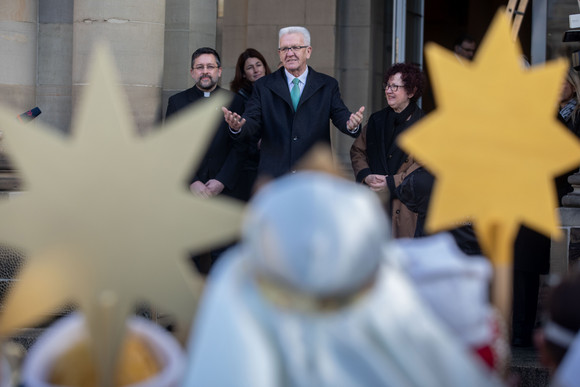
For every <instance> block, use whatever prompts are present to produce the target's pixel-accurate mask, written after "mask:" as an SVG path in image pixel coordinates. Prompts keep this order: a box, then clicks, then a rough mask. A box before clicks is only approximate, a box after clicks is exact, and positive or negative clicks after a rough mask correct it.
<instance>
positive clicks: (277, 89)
mask: <svg viewBox="0 0 580 387" xmlns="http://www.w3.org/2000/svg"><path fill="white" fill-rule="evenodd" d="M266 87H267V88H269V89H270V90H272V92H273V93H274V94H276V95H277V96H279V97H280V98H282V99H283V100H284V101H285V102H286V103H287V104H288V106H289V107H290V109H293V107H292V99H291V98H290V90H289V89H288V83H287V82H286V74H285V73H284V68H283V67H281V68H280V69H279V70H278V71H276V72H274V73H273V74H272V77H271V78H270V79H268V82H267V83H266Z"/></svg>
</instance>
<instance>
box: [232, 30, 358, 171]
mask: <svg viewBox="0 0 580 387" xmlns="http://www.w3.org/2000/svg"><path fill="white" fill-rule="evenodd" d="M279 39H280V40H279V47H278V52H279V55H280V61H281V62H282V64H283V67H281V68H280V69H279V70H278V71H276V72H274V73H272V74H270V75H267V76H265V77H263V78H260V79H259V80H258V81H256V83H255V84H254V91H253V93H252V97H251V98H250V100H249V101H248V104H247V105H246V110H245V112H244V115H243V117H240V116H239V115H238V114H236V113H234V112H231V111H230V110H228V109H226V108H223V111H224V117H225V119H226V121H227V123H228V124H229V126H230V129H231V131H232V134H233V135H234V136H235V137H243V136H246V135H252V134H255V133H259V134H260V136H261V138H262V142H261V154H260V165H259V167H258V173H259V174H261V175H267V176H270V177H278V176H280V175H283V174H284V173H287V172H290V171H293V168H294V165H295V164H296V162H297V161H298V160H299V159H300V158H301V157H302V156H303V155H304V154H305V153H307V152H308V150H310V148H311V147H312V146H313V145H314V144H316V143H318V142H325V143H330V126H329V119H330V120H332V123H333V124H334V125H335V126H336V127H337V128H338V129H339V130H340V131H341V132H343V133H345V134H347V135H349V136H351V137H356V136H358V134H359V132H360V130H359V127H360V123H361V121H362V118H363V111H364V107H361V108H360V109H359V110H358V111H357V112H356V113H354V114H351V113H350V111H349V110H348V109H347V107H346V106H345V105H344V103H343V102H342V99H341V97H340V91H339V88H338V82H337V81H336V79H334V78H332V77H330V76H328V75H325V74H322V73H319V72H316V71H314V69H312V67H309V66H307V64H306V61H307V59H309V58H310V54H311V53H312V47H311V46H310V33H309V32H308V30H307V29H306V28H304V27H286V28H283V29H281V30H280V33H279Z"/></svg>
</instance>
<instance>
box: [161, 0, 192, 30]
mask: <svg viewBox="0 0 580 387" xmlns="http://www.w3.org/2000/svg"><path fill="white" fill-rule="evenodd" d="M190 8H191V5H190V0H166V7H165V28H166V29H167V30H189V13H190Z"/></svg>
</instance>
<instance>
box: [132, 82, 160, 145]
mask: <svg viewBox="0 0 580 387" xmlns="http://www.w3.org/2000/svg"><path fill="white" fill-rule="evenodd" d="M124 90H125V93H127V97H128V98H129V106H130V107H131V112H132V113H133V118H134V119H135V123H136V127H137V131H138V133H140V134H142V135H144V134H147V133H149V132H151V130H153V128H154V127H156V126H158V125H160V124H161V117H162V105H161V103H162V102H161V101H162V100H161V95H162V94H161V88H160V87H144V86H124Z"/></svg>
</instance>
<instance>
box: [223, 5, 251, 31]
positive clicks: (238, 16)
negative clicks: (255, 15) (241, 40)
mask: <svg viewBox="0 0 580 387" xmlns="http://www.w3.org/2000/svg"><path fill="white" fill-rule="evenodd" d="M224 23H225V24H227V25H229V26H245V25H246V24H247V23H248V0H224Z"/></svg>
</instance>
